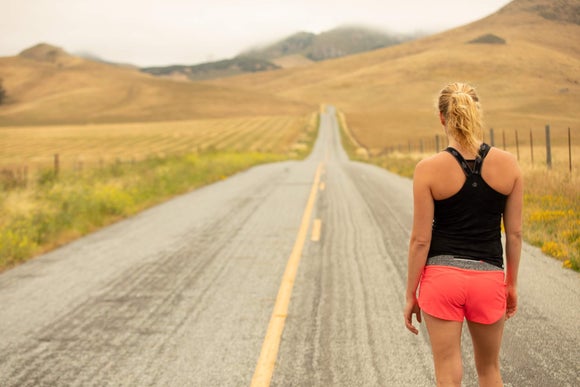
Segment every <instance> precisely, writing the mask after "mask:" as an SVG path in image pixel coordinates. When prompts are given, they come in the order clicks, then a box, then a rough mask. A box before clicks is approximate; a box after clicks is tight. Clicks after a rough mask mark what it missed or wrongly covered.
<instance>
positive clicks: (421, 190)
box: [404, 160, 435, 334]
mask: <svg viewBox="0 0 580 387" xmlns="http://www.w3.org/2000/svg"><path fill="white" fill-rule="evenodd" d="M428 167H429V166H428V164H427V162H425V160H423V161H421V162H419V163H418V164H417V166H416V167H415V173H414V175H413V229H412V231H411V238H410V241H409V255H408V265H407V290H406V294H405V298H406V305H405V310H404V316H405V326H406V327H407V329H408V330H409V331H411V332H413V333H414V334H418V333H419V331H418V330H417V328H415V327H414V326H413V321H412V320H413V314H414V315H415V318H416V319H417V321H418V322H421V312H420V310H419V305H418V302H417V294H416V293H417V287H418V286H419V280H420V278H421V273H422V272H423V267H424V266H425V261H426V260H427V254H428V252H429V246H430V244H431V229H432V225H433V213H434V211H435V205H434V202H433V197H432V195H431V188H430V186H429V178H430V176H431V171H430V170H429V169H428Z"/></svg>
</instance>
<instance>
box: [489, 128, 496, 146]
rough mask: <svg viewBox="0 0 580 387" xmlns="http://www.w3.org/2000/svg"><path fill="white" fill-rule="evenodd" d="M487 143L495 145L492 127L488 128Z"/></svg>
mask: <svg viewBox="0 0 580 387" xmlns="http://www.w3.org/2000/svg"><path fill="white" fill-rule="evenodd" d="M489 145H491V146H494V145H495V139H494V137H493V128H489Z"/></svg>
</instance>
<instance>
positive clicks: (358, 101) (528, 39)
mask: <svg viewBox="0 0 580 387" xmlns="http://www.w3.org/2000/svg"><path fill="white" fill-rule="evenodd" d="M578 6H579V1H578V0H559V1H551V0H515V1H513V2H512V3H510V4H508V5H507V6H505V7H504V8H502V9H500V10H499V11H497V12H496V13H494V14H492V15H490V16H488V17H486V18H483V19H481V20H479V21H476V22H474V23H471V24H468V25H465V26H462V27H459V28H455V29H452V30H449V31H446V32H443V33H440V34H436V35H433V36H429V37H426V38H422V39H418V40H415V41H411V42H406V43H403V44H399V45H396V46H391V47H387V48H383V49H379V50H376V51H372V52H367V53H362V54H358V55H352V56H348V57H344V58H339V59H334V60H328V61H324V62H319V63H316V64H314V65H312V66H308V67H302V68H294V69H288V70H280V71H276V72H272V73H262V74H255V75H252V76H247V75H244V76H238V77H234V78H230V79H228V80H227V81H225V80H214V81H211V82H209V83H210V84H213V85H221V84H228V85H230V86H235V87H237V88H244V89H247V90H257V91H260V92H265V93H273V94H275V95H277V96H283V97H287V98H291V99H295V100H302V101H309V102H312V103H314V102H327V103H333V104H335V105H337V106H338V107H339V108H340V109H342V110H343V111H345V112H346V113H347V118H348V121H349V123H350V126H351V127H352V129H353V130H354V131H355V132H356V134H357V136H358V138H359V140H360V141H361V142H363V143H364V144H365V145H367V146H369V147H370V148H374V149H375V150H380V149H382V148H383V147H385V146H389V145H393V143H394V142H398V141H401V140H402V141H404V142H406V141H407V140H408V139H417V138H425V137H427V136H428V137H432V136H433V135H434V134H435V133H441V129H440V128H439V124H438V121H437V119H436V112H435V108H434V105H435V98H436V97H437V93H438V91H439V90H440V89H441V88H442V87H443V86H444V85H445V84H447V83H448V82H450V81H467V82H470V83H472V84H474V85H475V86H476V87H477V88H478V90H479V93H480V95H481V99H482V105H483V109H484V113H485V120H486V123H487V126H488V127H489V126H492V127H494V128H496V129H510V130H512V129H516V128H521V129H523V130H528V129H529V128H531V127H537V128H543V126H544V125H545V124H547V123H550V124H551V125H552V126H553V127H568V126H570V127H572V128H578V123H579V122H580V110H578V106H579V105H580V84H579V83H580V79H579V75H580V39H579V38H578V37H579V36H580V26H579V25H578V23H577V22H576V20H577V18H576V16H573V15H578V14H579V9H578ZM571 15H572V16H571ZM486 35H493V36H495V37H496V38H497V40H498V41H503V42H504V44H485V42H484V43H480V44H473V43H470V42H472V41H474V40H477V39H478V38H482V37H484V39H483V40H485V36H486Z"/></svg>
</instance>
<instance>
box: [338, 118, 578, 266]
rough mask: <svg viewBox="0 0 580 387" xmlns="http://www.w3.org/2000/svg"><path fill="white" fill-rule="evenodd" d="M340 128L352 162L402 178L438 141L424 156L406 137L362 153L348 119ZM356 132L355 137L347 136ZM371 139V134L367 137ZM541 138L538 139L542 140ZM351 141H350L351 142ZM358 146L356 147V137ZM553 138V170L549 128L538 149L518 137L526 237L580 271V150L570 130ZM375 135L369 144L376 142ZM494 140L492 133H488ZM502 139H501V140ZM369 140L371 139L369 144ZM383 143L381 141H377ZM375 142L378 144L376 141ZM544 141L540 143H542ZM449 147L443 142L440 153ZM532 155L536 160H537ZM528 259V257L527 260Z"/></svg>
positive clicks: (431, 142)
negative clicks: (548, 146)
mask: <svg viewBox="0 0 580 387" xmlns="http://www.w3.org/2000/svg"><path fill="white" fill-rule="evenodd" d="M341 129H342V132H343V133H344V134H345V135H344V136H343V143H344V145H345V149H346V150H347V152H348V153H349V155H350V157H351V158H355V159H359V160H361V161H366V162H370V163H373V164H376V165H378V166H381V167H383V168H385V169H388V170H390V171H391V172H394V173H397V174H399V175H402V176H406V177H412V176H413V171H414V168H415V165H416V164H417V162H418V161H419V160H421V159H422V158H425V157H428V156H430V155H432V154H434V153H435V139H434V136H433V138H430V139H425V141H424V142H423V152H421V149H420V144H419V142H418V141H417V140H416V139H413V140H409V139H408V137H407V138H405V135H404V134H403V133H401V134H399V137H397V138H396V139H395V140H394V143H395V144H397V145H395V146H392V147H389V148H385V149H384V151H382V152H378V153H377V152H375V153H372V152H370V153H369V152H367V151H364V152H361V147H363V148H366V145H365V143H364V142H361V141H360V140H359V139H358V138H360V137H362V136H360V135H359V136H358V137H357V132H356V131H354V130H352V129H350V128H349V127H348V122H347V120H345V119H342V120H341ZM349 132H350V133H352V134H351V135H350V136H349V135H348V133H349ZM497 135H498V133H497V132H495V133H494V138H495V145H496V146H498V147H500V148H504V149H506V150H508V151H509V152H511V153H513V154H514V155H517V153H518V150H517V148H516V146H515V136H514V141H513V142H512V143H511V145H510V143H509V142H508V141H507V140H506V142H505V144H506V146H505V147H504V146H503V136H501V135H500V136H499V139H498V137H497ZM367 136H368V133H367ZM538 137H539V136H538ZM349 138H350V140H349ZM353 138H354V139H355V141H356V142H354V143H353V140H352V139H353ZM551 138H552V141H551V142H552V147H551V153H552V168H547V165H546V152H547V150H546V146H545V130H544V140H543V143H542V140H540V138H537V139H536V140H534V145H533V147H530V141H529V137H528V139H526V138H523V139H521V140H520V139H519V138H518V140H520V141H519V144H520V147H519V155H520V157H519V162H520V166H521V168H522V172H523V173H524V182H525V183H524V184H525V186H524V239H525V240H526V241H527V242H528V243H530V244H532V245H534V246H537V247H539V248H541V250H542V252H544V253H545V254H547V255H550V256H552V257H554V258H556V259H559V260H561V261H562V264H563V265H564V266H565V267H568V268H572V269H574V270H576V271H580V201H579V200H578V197H580V174H579V168H580V163H579V162H578V159H577V158H578V157H579V156H580V147H579V146H578V145H576V144H577V143H578V140H577V139H576V140H575V143H573V145H572V147H571V148H569V147H568V131H567V130H555V131H552V132H551ZM372 140H373V139H372V137H370V141H372ZM486 140H487V141H489V132H488V135H487V139H486ZM498 140H499V141H498ZM367 141H369V140H367ZM377 141H379V140H377ZM375 143H376V142H375ZM538 143H539V144H538ZM446 146H447V144H446V143H445V142H444V139H443V138H441V139H440V147H439V148H440V149H443V148H445V147H446ZM570 150H571V151H572V170H571V171H570V169H569V168H570V162H569V153H570ZM532 154H533V162H532ZM524 259H525V257H524Z"/></svg>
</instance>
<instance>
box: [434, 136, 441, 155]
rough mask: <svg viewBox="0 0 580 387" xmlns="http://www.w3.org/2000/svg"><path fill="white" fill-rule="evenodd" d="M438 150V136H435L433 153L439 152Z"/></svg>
mask: <svg viewBox="0 0 580 387" xmlns="http://www.w3.org/2000/svg"><path fill="white" fill-rule="evenodd" d="M439 150H440V148H439V135H438V134H436V135H435V153H437V152H439Z"/></svg>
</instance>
